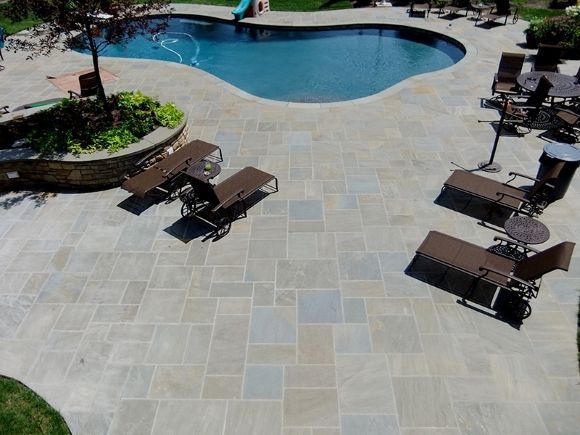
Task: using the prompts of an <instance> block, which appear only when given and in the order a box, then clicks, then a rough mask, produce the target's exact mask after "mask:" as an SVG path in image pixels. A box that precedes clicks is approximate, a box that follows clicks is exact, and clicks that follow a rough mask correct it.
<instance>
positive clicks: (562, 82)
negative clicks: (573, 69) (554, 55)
mask: <svg viewBox="0 0 580 435" xmlns="http://www.w3.org/2000/svg"><path fill="white" fill-rule="evenodd" d="M542 76H546V77H547V79H548V80H550V82H551V83H552V85H553V86H552V89H550V92H549V93H548V96H550V97H558V98H577V97H580V83H578V79H577V78H576V77H574V76H569V75H566V74H560V73H556V72H548V71H532V72H527V73H523V74H520V75H519V76H518V77H517V79H516V80H517V82H518V85H520V86H521V87H522V88H524V89H526V90H527V91H530V92H532V91H534V90H535V89H536V86H538V83H539V81H540V78H541V77H542Z"/></svg>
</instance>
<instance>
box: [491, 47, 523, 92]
mask: <svg viewBox="0 0 580 435" xmlns="http://www.w3.org/2000/svg"><path fill="white" fill-rule="evenodd" d="M525 57H526V55H525V54H524V53H507V52H503V53H502V54H501V59H500V60H499V67H498V70H497V72H496V73H495V75H494V77H493V83H492V85H491V95H495V94H496V93H498V94H502V95H506V94H507V95H516V94H517V93H518V91H519V85H518V82H517V81H516V79H517V77H518V76H519V75H520V74H521V72H522V66H523V65H524V59H525Z"/></svg>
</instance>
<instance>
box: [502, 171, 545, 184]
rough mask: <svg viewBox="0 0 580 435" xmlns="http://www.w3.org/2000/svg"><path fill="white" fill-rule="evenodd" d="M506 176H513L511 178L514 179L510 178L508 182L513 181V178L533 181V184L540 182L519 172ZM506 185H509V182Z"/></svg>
mask: <svg viewBox="0 0 580 435" xmlns="http://www.w3.org/2000/svg"><path fill="white" fill-rule="evenodd" d="M508 176H510V177H511V176H513V177H514V178H512V179H511V180H510V181H512V180H515V178H516V177H522V178H527V179H528V180H531V181H535V182H539V181H540V180H539V179H537V178H534V177H531V176H529V175H526V174H522V173H521V172H513V171H512V172H510V173H509V174H508ZM508 183H509V181H508Z"/></svg>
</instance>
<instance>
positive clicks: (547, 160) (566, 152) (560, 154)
mask: <svg viewBox="0 0 580 435" xmlns="http://www.w3.org/2000/svg"><path fill="white" fill-rule="evenodd" d="M558 162H565V163H564V168H563V169H562V172H561V173H560V177H559V178H558V182H557V183H556V186H555V190H554V196H553V198H552V200H553V201H555V200H557V199H562V198H564V195H565V194H566V191H567V190H568V187H569V186H570V183H571V182H572V179H573V178H574V172H576V168H577V167H578V165H580V149H578V148H576V147H575V146H574V145H572V144H569V143H558V142H555V143H549V144H546V145H545V146H544V152H543V153H542V156H541V157H540V168H539V169H538V175H536V178H538V179H541V178H542V177H543V176H544V175H545V174H546V173H547V172H548V171H549V170H550V169H551V168H552V167H553V166H554V165H555V164H556V163H558Z"/></svg>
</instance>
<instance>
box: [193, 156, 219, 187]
mask: <svg viewBox="0 0 580 435" xmlns="http://www.w3.org/2000/svg"><path fill="white" fill-rule="evenodd" d="M207 163H210V164H211V169H210V170H209V171H206V170H205V165H206V164H207ZM221 171H222V168H221V166H220V165H218V164H217V163H211V162H206V161H205V160H202V161H201V162H197V163H194V164H193V165H191V166H189V167H188V168H187V169H186V170H185V173H186V174H187V176H189V177H191V178H194V179H195V180H197V181H201V182H202V183H209V180H211V179H212V178H214V177H216V176H217V175H218V174H219V173H220V172H221Z"/></svg>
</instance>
